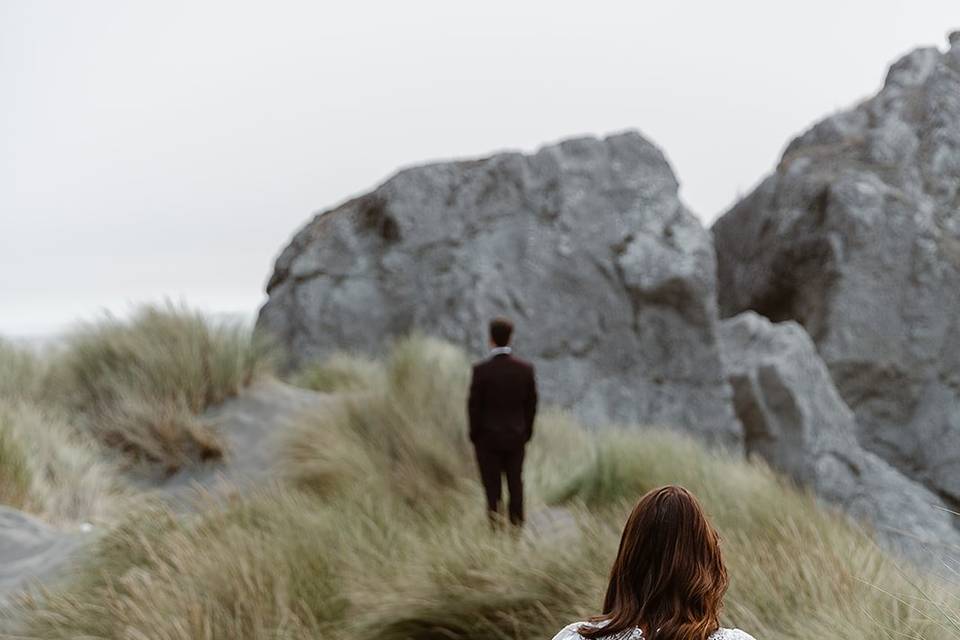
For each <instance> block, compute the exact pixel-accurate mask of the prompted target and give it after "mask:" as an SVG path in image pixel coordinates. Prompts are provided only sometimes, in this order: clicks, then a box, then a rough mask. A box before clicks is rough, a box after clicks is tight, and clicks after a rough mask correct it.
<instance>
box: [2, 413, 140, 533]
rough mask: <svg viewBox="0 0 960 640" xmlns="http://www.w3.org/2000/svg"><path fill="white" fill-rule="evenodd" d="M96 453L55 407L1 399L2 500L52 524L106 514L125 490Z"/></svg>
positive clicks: (73, 521) (105, 515)
mask: <svg viewBox="0 0 960 640" xmlns="http://www.w3.org/2000/svg"><path fill="white" fill-rule="evenodd" d="M100 453H101V452H100V451H98V448H97V446H96V444H95V443H93V442H90V441H89V440H88V439H87V438H85V437H84V435H83V434H82V433H78V432H77V430H75V429H73V428H71V427H70V425H69V424H68V423H67V421H66V419H65V418H64V417H63V416H62V415H61V414H60V413H59V412H57V411H55V410H44V409H41V408H39V407H37V406H36V405H34V404H31V403H29V402H25V401H4V400H0V504H4V505H7V506H12V507H14V508H17V509H21V510H24V511H27V512H30V513H33V514H35V515H37V516H40V517H42V518H43V519H44V520H46V521H48V522H54V523H75V522H80V521H89V520H98V519H100V518H103V517H107V516H108V515H109V514H110V513H111V512H112V511H114V510H115V509H116V503H117V499H118V498H119V497H120V496H121V495H122V493H123V492H122V489H121V486H120V484H119V482H118V481H117V479H116V475H115V470H114V469H113V468H112V467H111V465H109V464H108V463H107V462H105V461H104V460H103V457H102V456H101V455H100Z"/></svg>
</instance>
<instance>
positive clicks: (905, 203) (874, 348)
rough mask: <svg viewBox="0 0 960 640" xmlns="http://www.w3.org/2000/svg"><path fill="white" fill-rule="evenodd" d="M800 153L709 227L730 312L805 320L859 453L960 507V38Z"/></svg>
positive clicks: (921, 57) (797, 148) (909, 64)
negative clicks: (852, 424) (849, 415)
mask: <svg viewBox="0 0 960 640" xmlns="http://www.w3.org/2000/svg"><path fill="white" fill-rule="evenodd" d="M951 40H952V43H951V44H952V46H951V48H950V49H949V50H948V51H947V52H946V53H942V52H940V51H938V50H936V49H920V50H917V51H914V52H913V53H911V54H909V55H907V56H905V57H904V58H903V59H901V60H900V61H898V62H897V63H895V64H894V65H893V66H892V67H891V68H890V71H889V73H888V75H887V78H886V82H885V85H884V87H883V89H882V90H881V91H880V93H879V94H878V95H877V96H875V97H873V98H871V99H869V100H867V101H865V102H863V103H862V104H860V105H859V106H857V107H856V108H854V109H852V110H850V111H846V112H844V113H840V114H837V115H834V116H831V117H829V118H827V119H825V120H823V121H822V122H820V123H819V124H817V125H816V126H814V127H813V128H812V129H810V130H809V131H807V132H806V133H804V134H803V135H801V136H800V137H798V138H797V139H796V140H794V141H793V142H792V143H791V144H790V145H789V147H788V148H787V150H786V151H785V153H784V154H783V158H782V160H781V162H780V164H779V166H778V167H777V169H776V171H775V172H774V173H773V174H772V175H771V176H769V177H768V178H767V179H765V180H764V181H763V183H762V184H761V185H760V186H759V187H758V188H757V189H756V190H755V191H754V192H753V193H752V194H750V195H749V196H747V197H746V198H745V199H743V200H742V201H741V202H740V203H738V204H737V205H736V206H734V207H733V209H731V210H730V211H729V212H728V213H726V214H725V215H724V216H723V217H721V218H720V219H719V220H718V221H717V223H716V224H715V225H714V228H713V235H714V238H715V245H716V249H717V257H718V279H719V301H720V307H721V314H722V315H723V316H732V315H734V314H737V313H739V312H741V311H744V310H747V309H751V310H754V311H756V312H758V313H761V314H763V315H765V316H767V317H769V318H771V319H772V320H778V321H779V320H796V321H798V322H799V323H800V324H802V325H803V326H804V327H805V328H806V330H807V331H808V332H809V334H810V335H811V336H812V337H813V339H814V341H815V342H816V346H817V350H818V351H819V353H820V355H821V357H822V358H823V360H824V361H825V362H826V363H827V366H828V367H829V369H830V373H831V375H832V377H833V379H834V381H835V383H836V385H837V388H838V389H839V392H840V394H841V396H842V397H843V399H844V400H845V402H846V403H847V404H848V405H849V407H850V408H851V409H852V410H853V412H854V414H855V415H856V421H857V425H858V439H859V441H860V442H861V444H862V445H863V446H865V447H866V448H867V449H869V450H871V451H873V452H875V453H876V454H878V455H879V456H880V457H882V458H883V459H885V460H887V461H888V462H890V463H892V464H893V465H894V466H896V467H897V468H898V469H900V470H901V471H903V472H904V473H906V474H907V475H909V476H911V477H912V478H915V479H919V480H921V481H923V482H924V483H925V484H926V485H927V486H928V487H930V488H931V489H932V490H933V491H935V492H936V493H937V494H939V495H940V496H942V497H944V498H945V499H946V500H948V502H950V503H951V504H952V505H957V504H960V455H958V452H960V35H957V34H955V35H954V36H953V37H952V38H951Z"/></svg>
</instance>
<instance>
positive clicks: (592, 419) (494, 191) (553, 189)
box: [258, 132, 741, 449]
mask: <svg viewBox="0 0 960 640" xmlns="http://www.w3.org/2000/svg"><path fill="white" fill-rule="evenodd" d="M677 186H678V185H677V180H676V178H675V177H674V174H673V171H672V170H671V168H670V166H669V164H668V163H667V160H666V159H665V158H664V156H663V154H662V153H661V152H660V150H659V149H658V148H657V147H655V146H654V145H653V144H651V143H650V142H648V141H647V140H645V139H644V138H643V137H642V136H640V135H639V134H637V133H632V132H631V133H623V134H619V135H613V136H610V137H607V138H604V139H595V138H580V139H573V140H567V141H564V142H561V143H559V144H556V145H552V146H548V147H544V148H542V149H540V150H539V151H537V152H536V153H534V154H532V155H524V154H521V153H502V154H498V155H495V156H492V157H489V158H485V159H482V160H471V161H460V162H442V163H438V164H431V165H426V166H419V167H414V168H411V169H406V170H404V171H401V172H399V173H398V174H396V175H395V176H393V177H392V178H390V179H389V180H387V181H386V182H385V183H384V184H382V185H381V186H380V187H378V188H376V189H375V190H374V191H372V192H370V193H368V194H366V195H363V196H361V197H359V198H355V199H353V200H350V201H349V202H346V203H344V204H342V205H340V206H338V207H335V208H333V209H330V210H328V211H325V212H322V213H320V214H318V215H317V216H316V217H315V218H314V219H313V220H312V221H311V222H310V223H308V224H307V225H306V227H304V228H303V229H301V230H300V231H299V232H298V233H297V234H296V236H295V237H294V238H293V241H292V242H291V243H290V245H289V246H288V247H287V248H286V249H284V250H283V252H282V254H281V255H280V257H279V258H278V260H277V262H276V267H275V269H274V272H273V275H272V277H271V278H270V280H269V284H268V285H267V292H268V294H269V299H268V301H267V302H266V304H265V305H264V306H263V308H262V309H261V311H260V315H259V320H258V325H259V327H260V328H262V329H265V330H267V331H268V332H269V333H271V334H273V335H274V336H275V337H276V338H277V339H278V340H279V341H280V342H281V344H282V345H284V346H285V347H286V348H287V351H288V353H289V354H290V361H289V363H288V364H289V365H291V366H296V365H299V364H302V363H304V362H307V361H309V360H312V359H315V358H320V357H322V356H324V355H326V354H329V353H331V352H333V351H336V350H344V349H346V350H350V349H354V350H362V351H368V352H376V351H379V350H380V349H382V348H383V346H384V344H385V343H387V342H389V341H390V340H392V339H393V338H395V337H397V336H400V335H403V334H406V333H408V332H413V331H420V332H425V333H428V334H432V335H436V336H439V337H442V338H445V339H447V340H450V341H452V342H454V343H456V344H459V345H462V346H464V347H466V348H467V349H468V350H469V351H470V352H472V353H473V354H474V355H475V356H476V357H477V358H479V357H482V356H483V355H484V353H485V351H486V323H487V321H488V320H489V319H490V318H491V317H493V316H496V315H506V316H508V317H510V318H512V319H513V320H514V321H515V324H516V326H517V331H516V340H515V347H516V350H517V351H518V353H519V355H521V356H522V357H524V358H528V359H530V360H532V361H533V362H534V363H535V364H536V365H537V371H538V376H539V382H540V387H541V395H542V397H543V398H544V401H545V402H546V403H549V404H554V405H561V406H564V407H568V408H571V409H573V410H574V411H575V412H576V413H577V414H578V415H579V416H580V417H581V418H582V419H584V420H585V421H587V422H588V423H600V422H609V421H622V422H643V423H648V424H651V423H652V424H663V425H670V426H676V427H679V428H683V429H686V430H688V431H691V432H693V433H695V434H697V435H701V436H703V437H705V438H706V439H708V440H710V441H713V442H719V443H723V444H724V445H727V446H729V447H731V448H734V449H737V448H738V447H739V446H740V439H741V434H740V427H739V425H738V424H737V422H736V420H735V418H734V417H733V412H732V410H731V404H730V390H729V387H728V385H727V384H726V382H725V380H724V376H723V371H722V369H721V366H720V358H719V353H718V347H717V310H716V291H715V257H714V252H713V246H712V243H711V240H710V236H709V234H708V233H706V232H705V231H704V229H703V228H702V227H701V225H700V223H699V222H698V220H697V219H696V218H695V217H694V216H693V215H692V214H691V213H690V212H689V211H688V210H687V209H686V208H685V207H684V205H683V204H682V203H681V202H680V200H679V198H678V197H677Z"/></svg>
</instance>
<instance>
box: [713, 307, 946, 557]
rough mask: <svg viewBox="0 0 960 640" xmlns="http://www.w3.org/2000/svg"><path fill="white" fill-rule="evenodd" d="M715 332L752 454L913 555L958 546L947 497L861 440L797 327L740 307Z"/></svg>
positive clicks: (804, 334) (850, 415) (933, 554)
mask: <svg viewBox="0 0 960 640" xmlns="http://www.w3.org/2000/svg"><path fill="white" fill-rule="evenodd" d="M720 335H721V344H722V352H723V361H724V366H725V368H726V371H727V375H728V377H729V380H730V384H731V386H732V387H733V392H734V407H735V408H736V413H737V417H738V418H739V419H740V421H741V422H742V423H743V427H744V439H745V448H746V451H747V452H748V453H756V454H758V455H760V456H762V457H763V458H764V459H765V460H767V462H768V463H770V466H771V467H773V468H774V469H777V470H778V471H781V472H783V473H786V474H787V475H789V476H790V477H791V478H793V479H794V480H795V481H797V482H798V483H800V484H802V485H804V486H808V487H810V488H811V489H813V490H814V491H815V492H816V493H817V495H819V496H820V497H821V498H823V499H824V500H826V501H828V502H830V503H833V504H835V505H837V506H839V507H841V508H842V509H843V510H844V511H845V512H847V513H848V514H850V515H851V516H853V517H854V518H856V519H857V520H860V521H863V522H867V523H869V524H872V525H873V527H874V528H875V529H876V531H877V533H878V534H879V535H880V537H881V538H882V539H883V540H885V541H886V542H887V546H888V547H891V548H893V549H895V550H897V551H900V552H902V553H904V554H906V555H907V556H909V557H911V558H913V559H915V560H920V561H927V563H929V562H930V561H933V560H935V559H936V557H937V556H938V555H942V554H945V553H951V552H952V550H953V549H956V548H957V546H958V545H960V532H958V531H957V530H956V529H954V527H953V523H952V518H951V516H950V514H949V512H948V511H947V510H946V505H945V504H944V503H943V501H941V500H940V499H939V498H938V497H937V496H936V495H934V494H933V493H932V492H931V491H929V490H928V489H926V488H925V487H924V486H923V485H922V484H920V483H917V482H914V481H912V480H910V479H909V478H907V477H906V476H905V475H904V474H902V473H900V472H899V471H897V470H896V469H894V468H893V467H892V466H891V465H889V464H887V463H886V462H884V461H883V460H882V459H881V458H880V457H878V456H877V455H875V454H873V453H870V452H868V451H866V450H864V449H863V448H862V447H861V446H860V444H859V443H858V442H857V438H856V422H855V420H854V416H853V413H852V412H851V411H850V409H849V407H847V405H846V404H845V403H844V402H843V400H842V399H841V398H840V394H839V393H838V392H837V389H836V387H835V386H834V384H833V380H832V379H831V377H830V373H829V371H828V370H827V367H826V365H825V364H824V363H823V361H822V360H821V359H820V356H819V355H817V351H816V347H815V346H814V344H813V341H812V340H811V339H810V336H809V335H807V332H806V331H804V329H803V327H801V326H800V325H799V324H797V323H795V322H784V323H779V324H773V323H771V322H770V321H769V320H767V319H766V318H764V317H762V316H760V315H758V314H756V313H753V312H746V313H742V314H740V315H738V316H736V317H734V318H732V319H729V320H724V321H723V322H722V323H721V330H720Z"/></svg>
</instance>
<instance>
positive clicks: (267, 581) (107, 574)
mask: <svg viewBox="0 0 960 640" xmlns="http://www.w3.org/2000/svg"><path fill="white" fill-rule="evenodd" d="M384 372H385V375H384V378H383V384H382V386H380V387H378V388H374V389H370V390H368V391H365V392H363V393H356V392H355V391H350V392H349V393H344V394H342V396H341V401H340V405H339V408H338V409H337V410H335V411H332V412H330V413H325V414H324V415H317V416H310V417H308V418H306V419H305V420H304V423H303V424H302V425H300V427H299V428H298V429H296V430H295V431H294V432H293V433H291V434H289V436H288V440H287V442H286V445H285V448H284V449H283V455H282V458H281V459H280V460H277V469H278V473H279V475H280V476H281V477H282V481H281V482H279V483H278V484H277V485H275V486H272V487H268V488H264V489H262V490H261V491H259V492H256V493H254V494H252V495H248V496H245V497H236V498H232V499H226V498H213V497H207V498H205V499H204V500H205V501H206V502H205V503H204V508H203V509H201V510H199V512H198V515H196V516H193V517H187V518H185V517H182V516H177V515H174V514H172V513H170V512H169V511H167V510H166V509H165V508H163V507H151V508H148V509H146V510H144V511H143V512H141V513H138V514H135V515H133V516H131V518H130V519H129V521H128V522H126V523H125V524H124V525H123V526H121V527H119V528H117V529H115V530H114V531H113V532H111V533H110V534H109V535H108V536H107V537H106V538H105V539H104V541H103V543H102V544H101V545H100V547H99V550H98V551H97V553H96V554H95V555H94V556H93V557H92V558H90V559H89V561H88V563H87V564H86V566H85V567H83V568H82V569H81V570H80V572H79V574H78V576H77V578H76V579H75V580H74V581H73V582H72V583H71V584H69V585H67V586H66V587H65V588H64V589H63V590H61V591H58V592H55V593H51V594H50V595H49V597H48V598H47V599H45V601H44V602H35V603H32V604H29V603H28V606H27V609H26V623H27V628H28V629H27V631H28V636H29V637H37V638H75V637H91V638H147V637H149V638H157V639H161V640H187V639H188V638H190V639H192V638H227V637H229V638H237V639H241V640H243V639H253V638H317V637H322V638H334V639H335V638H353V637H373V638H388V639H397V640H399V639H409V638H413V639H418V640H440V639H450V638H456V639H463V640H472V639H476V640H480V639H484V640H487V639H489V638H491V637H494V638H538V637H539V638H549V637H551V636H552V635H553V633H555V632H556V631H557V630H558V629H559V628H560V627H561V626H562V625H564V624H566V623H567V622H569V621H572V620H575V619H582V618H583V617H584V616H586V615H589V614H591V613H596V611H597V607H598V606H599V602H600V598H601V596H602V589H603V586H604V583H605V577H606V572H607V570H608V568H609V564H610V561H611V560H612V558H613V555H614V553H615V551H616V546H617V541H618V538H619V532H620V527H621V526H622V523H623V521H624V519H625V516H626V514H627V512H628V511H629V509H630V508H631V506H632V504H633V503H634V502H635V500H636V499H637V497H638V496H639V494H640V493H642V492H643V491H645V490H646V489H648V488H650V487H653V486H657V485H661V484H665V483H671V482H675V483H681V484H684V485H685V486H687V487H688V488H690V489H691V490H692V491H693V492H694V493H696V494H697V495H698V496H700V498H701V499H702V501H703V502H704V505H705V506H706V508H707V510H708V511H709V512H710V513H711V514H712V517H713V518H714V520H715V522H716V524H717V526H718V527H719V529H720V530H721V533H722V535H723V537H724V542H723V545H724V552H725V555H726V558H727V561H728V564H729V567H730V571H731V575H732V578H733V580H732V584H731V589H730V592H729V595H728V598H727V608H726V613H725V620H724V621H725V622H726V624H728V625H735V626H740V627H742V628H744V629H747V630H748V631H750V632H751V633H752V634H754V635H755V636H756V637H757V638H759V639H762V640H766V639H770V638H778V639H779V638H790V639H797V640H800V639H803V640H806V639H807V638H810V637H816V638H830V639H831V640H833V639H836V640H867V639H868V638H869V639H871V640H872V639H874V638H878V637H883V638H926V639H927V640H946V639H948V638H956V637H957V635H956V631H955V628H954V629H951V627H950V624H949V620H948V618H947V617H946V616H944V615H943V613H942V612H941V611H940V610H939V609H938V605H939V604H941V603H944V604H946V605H949V606H955V605H956V598H957V595H958V592H957V591H956V590H949V589H947V588H945V587H943V586H942V585H938V584H936V583H934V582H933V581H932V580H931V579H929V578H927V577H925V576H923V575H920V574H919V573H916V572H914V571H913V570H910V569H902V568H899V567H898V566H897V564H896V563H895V562H894V561H893V560H892V559H891V558H890V557H889V556H887V555H886V554H885V553H884V552H883V551H882V550H880V549H879V548H878V547H877V546H876V545H875V544H873V542H872V541H871V539H870V537H869V536H868V535H867V533H865V532H864V531H862V530H860V529H859V528H858V527H856V526H854V525H853V524H851V523H850V522H849V521H847V519H846V518H844V517H842V516H841V515H839V514H837V513H834V512H832V511H830V510H827V509H824V508H822V507H821V506H819V505H818V503H817V502H816V500H814V499H813V498H812V497H811V496H809V495H807V494H804V493H801V492H798V491H796V490H795V489H793V488H792V487H791V486H789V485H787V484H785V483H783V482H782V481H780V480H779V479H778V478H777V477H776V476H775V475H774V474H773V473H772V472H771V471H770V470H769V469H767V468H766V467H764V466H763V465H758V464H754V463H744V462H743V461H740V460H735V459H732V458H730V457H726V456H723V455H718V454H715V453H712V452H709V451H707V450H706V449H705V448H704V447H702V446H701V445H699V444H697V443H695V442H693V441H691V440H689V439H687V438H684V437H682V436H679V435H676V434H673V433H668V432H665V431H658V430H641V429H612V430H609V431H604V432H601V433H599V434H590V433H586V432H584V431H583V430H582V429H581V428H580V427H579V426H578V425H577V424H576V422H575V421H574V420H572V419H571V418H570V417H568V416H565V415H563V414H558V413H546V414H544V416H543V417H542V419H540V420H539V421H538V424H537V427H536V434H535V436H534V440H533V442H532V443H531V449H530V455H529V457H528V466H527V472H526V478H527V484H528V492H529V493H528V498H529V504H530V506H529V510H530V511H531V513H532V514H534V515H533V516H532V517H531V523H530V526H528V529H527V533H526V534H525V535H523V536H520V537H513V536H509V535H496V534H495V533H493V532H491V531H490V530H489V527H488V526H487V524H486V520H485V516H484V513H483V507H482V498H481V492H480V489H479V487H478V485H477V483H476V481H475V479H474V476H475V472H474V467H473V461H472V458H471V452H470V449H469V446H468V443H467V442H466V435H465V431H466V427H465V423H464V420H465V416H464V407H463V400H464V393H465V388H466V376H467V375H468V368H467V367H466V359H465V358H464V356H463V354H461V353H459V352H458V351H456V350H455V349H452V348H451V347H449V346H447V345H444V344H441V343H437V342H433V341H428V340H423V339H414V340H408V341H404V342H401V343H400V344H398V345H397V346H396V347H395V348H394V350H393V352H392V355H391V357H390V359H389V360H388V361H387V362H386V363H385V365H384ZM551 505H552V506H551ZM547 509H550V511H547ZM545 513H552V514H554V515H556V516H558V517H557V519H556V522H558V523H559V524H558V525H551V526H545V525H543V524H540V525H538V524H537V522H538V516H537V515H536V514H541V515H542V514H545ZM539 519H540V520H541V521H542V520H543V518H539ZM921 593H923V594H925V595H923V596H921Z"/></svg>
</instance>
